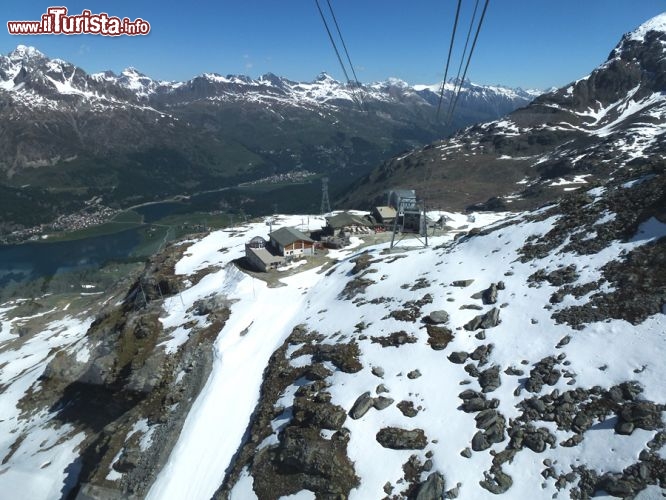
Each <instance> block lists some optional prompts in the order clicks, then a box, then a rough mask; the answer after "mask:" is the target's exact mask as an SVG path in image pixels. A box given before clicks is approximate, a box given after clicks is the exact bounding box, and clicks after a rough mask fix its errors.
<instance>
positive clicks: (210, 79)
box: [0, 45, 540, 104]
mask: <svg viewBox="0 0 666 500" xmlns="http://www.w3.org/2000/svg"><path fill="white" fill-rule="evenodd" d="M72 67H73V65H71V64H69V63H67V62H65V61H62V60H60V59H48V57H46V56H45V55H44V54H42V53H41V52H39V51H38V50H37V49H35V48H34V47H26V46H24V45H19V46H18V47H17V48H16V49H15V50H14V51H13V52H11V53H10V54H9V56H7V57H4V56H0V89H4V90H7V91H14V92H21V93H26V92H30V93H32V94H35V93H36V91H35V90H34V89H32V90H28V89H26V88H25V86H23V85H19V84H17V83H15V82H14V81H13V80H14V79H15V77H16V75H18V74H19V72H20V71H23V70H25V71H27V72H28V74H29V76H30V77H32V78H39V75H40V73H43V72H51V73H64V69H63V68H72ZM78 71H79V72H80V73H81V78H80V79H79V81H78V82H71V86H73V87H74V88H78V91H79V92H78V93H79V94H80V95H82V96H87V97H90V95H89V92H92V93H93V94H95V93H96V94H106V93H108V92H109V87H110V86H111V87H117V88H118V89H122V90H124V91H129V92H131V93H132V94H134V96H136V98H137V99H138V100H150V99H152V98H160V99H171V100H173V99H176V100H178V99H188V98H189V99H191V97H187V96H188V92H189V91H190V89H193V88H198V83H199V81H204V82H207V84H209V85H212V86H213V87H214V90H213V89H209V90H208V91H207V93H205V94H204V95H200V94H197V96H196V99H201V98H204V99H210V100H214V101H219V100H238V99H246V100H249V101H267V102H273V101H282V102H293V103H314V104H325V103H336V102H347V103H348V104H351V103H353V101H356V100H358V99H361V100H368V99H369V100H377V101H398V100H399V99H401V98H405V97H406V98H412V99H418V100H421V101H423V102H424V103H429V104H432V103H433V102H435V101H436V99H437V96H438V95H439V91H440V87H441V83H438V84H432V85H410V84H408V83H407V82H405V81H403V80H400V79H398V78H393V77H391V78H388V79H387V80H386V81H384V82H374V83H370V84H359V85H358V86H350V85H348V84H347V83H343V82H340V81H337V80H336V79H335V78H333V77H332V76H331V75H329V74H327V73H325V72H324V73H321V74H320V75H318V76H317V77H316V78H315V79H314V80H312V81H311V82H294V81H291V80H289V79H286V78H283V77H279V76H276V75H274V74H272V73H268V74H265V75H261V76H259V77H258V78H256V79H253V78H250V77H248V76H245V75H226V76H222V75H220V74H217V73H203V74H201V75H199V76H197V77H194V78H192V79H191V80H188V81H185V82H175V81H160V80H154V79H152V78H150V77H149V76H147V75H145V74H143V73H141V72H140V71H139V70H137V69H136V68H132V67H129V68H126V69H124V70H123V71H122V72H121V73H120V74H119V75H118V74H116V73H114V72H113V71H105V72H101V73H94V74H91V75H86V74H85V72H83V71H82V70H81V69H78ZM61 83H64V81H61ZM47 84H48V81H47ZM91 85H92V86H95V85H103V86H104V87H103V88H100V89H99V90H98V91H97V92H95V90H91V89H89V88H88V87H89V86H91ZM454 88H455V85H454V84H453V82H452V81H451V82H447V84H446V86H445V92H447V93H452V92H453V90H454ZM54 90H55V92H56V93H58V92H60V88H58V87H57V86H56V87H55V88H54ZM462 90H463V92H465V93H474V94H475V95H479V96H483V97H484V98H488V99H493V98H495V99H502V100H505V99H508V100H521V101H525V102H527V101H529V100H531V99H533V98H534V97H536V96H537V95H539V93H540V92H539V91H535V90H527V91H524V90H522V89H511V88H507V87H502V86H484V85H477V84H473V83H471V82H465V84H464V85H463V87H462ZM65 93H67V94H74V93H77V92H75V91H74V90H70V89H68V91H67V92H65Z"/></svg>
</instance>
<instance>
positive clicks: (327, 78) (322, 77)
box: [315, 71, 338, 83]
mask: <svg viewBox="0 0 666 500" xmlns="http://www.w3.org/2000/svg"><path fill="white" fill-rule="evenodd" d="M315 82H330V83H337V82H338V81H337V80H336V79H335V78H333V77H332V76H331V75H329V74H328V73H326V71H322V72H321V73H319V74H318V75H317V78H315Z"/></svg>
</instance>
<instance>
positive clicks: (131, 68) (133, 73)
mask: <svg viewBox="0 0 666 500" xmlns="http://www.w3.org/2000/svg"><path fill="white" fill-rule="evenodd" d="M121 75H124V76H139V77H145V76H146V75H144V74H143V73H141V72H140V71H139V70H138V69H136V68H135V67H134V66H129V67H127V68H125V69H124V70H123V71H122V73H121Z"/></svg>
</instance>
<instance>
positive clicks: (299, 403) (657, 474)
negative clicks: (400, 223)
mask: <svg viewBox="0 0 666 500" xmlns="http://www.w3.org/2000/svg"><path fill="white" fill-rule="evenodd" d="M664 196H666V171H665V170H664V169H663V168H662V169H661V170H650V169H647V168H640V169H637V170H635V171H627V172H625V173H624V175H623V176H622V177H618V178H616V179H614V180H613V181H610V182H607V183H605V184H604V185H603V186H598V187H596V188H593V189H584V190H582V191H578V192H574V193H569V194H568V195H567V196H566V197H565V198H564V199H563V200H562V201H561V202H560V203H558V204H554V205H550V206H548V207H544V208H542V209H539V210H536V211H532V212H525V213H514V214H509V213H504V214H482V213H480V214H472V215H471V216H465V215H462V214H454V213H445V214H442V213H433V214H431V215H432V216H433V217H437V216H439V215H445V216H446V220H447V228H446V229H444V230H443V231H442V232H438V233H437V234H431V235H430V236H431V237H430V246H429V247H427V248H426V247H423V246H422V245H421V244H420V243H419V242H418V241H417V240H415V239H411V240H410V239H406V240H403V241H402V242H401V243H400V245H399V246H398V249H396V250H394V251H392V252H389V251H388V246H389V243H388V239H389V237H388V236H387V235H386V234H385V233H384V234H383V235H381V234H380V235H367V236H361V237H353V238H352V242H353V244H352V246H351V247H350V248H346V249H342V250H335V251H329V252H328V253H320V254H319V255H318V256H317V257H316V259H315V260H313V261H311V262H310V263H309V264H304V262H302V261H301V262H296V263H294V264H292V265H290V266H287V267H285V268H283V269H280V270H278V271H276V272H275V273H274V274H272V275H268V276H267V275H261V274H252V273H247V272H246V271H244V270H243V266H242V262H241V261H239V259H241V258H242V256H243V255H244V251H245V243H246V242H247V241H249V240H250V239H251V238H253V237H254V236H265V234H266V232H267V231H268V225H267V224H266V223H264V221H259V222H252V223H247V224H244V225H241V226H238V227H234V228H228V229H226V230H224V231H216V232H213V233H210V234H208V235H199V236H197V237H195V238H192V239H189V240H187V241H183V242H180V243H178V244H175V245H172V246H170V247H168V248H167V249H165V250H164V251H163V252H162V253H160V254H159V255H157V256H155V257H154V258H152V259H151V261H150V262H149V263H148V264H147V265H146V268H145V271H144V272H143V274H142V275H141V276H139V277H130V278H128V279H127V281H125V282H120V283H118V284H117V286H116V287H115V288H114V289H112V290H108V291H104V290H99V291H98V290H97V289H96V288H95V286H94V284H86V285H85V287H81V289H80V290H79V291H78V294H74V293H71V292H68V293H67V294H66V295H64V296H62V297H58V296H51V295H46V296H43V297H37V298H34V299H33V300H30V301H20V300H18V301H12V302H8V303H5V304H2V305H0V325H1V329H0V335H1V337H0V364H1V365H2V367H3V369H2V372H1V374H0V382H1V383H2V388H3V390H2V391H1V392H0V411H1V412H2V417H1V418H0V436H2V439H1V440H0V455H2V456H3V457H4V458H3V461H2V462H3V463H2V469H1V470H2V474H0V486H1V487H2V488H3V491H21V493H22V494H23V495H24V497H25V498H31V499H51V498H53V499H55V498H61V497H67V496H68V495H69V496H70V497H74V496H76V494H77V492H78V494H79V495H80V497H79V498H128V497H129V498H144V497H146V498H155V499H160V500H164V499H182V498H188V499H193V500H196V499H208V498H211V497H214V498H231V499H243V500H249V499H253V498H259V499H278V498H304V499H305V498H308V499H311V498H343V497H345V498H350V499H366V498H384V497H388V498H420V499H424V498H425V499H433V500H434V499H440V498H442V496H443V495H446V496H445V498H460V499H475V500H476V499H480V498H495V495H497V494H501V493H505V495H504V496H505V497H506V498H535V499H546V498H552V497H553V496H554V495H560V496H567V497H571V498H589V497H591V496H594V495H595V494H603V493H604V492H605V493H606V494H610V495H612V496H615V497H625V498H626V497H635V498H643V499H648V498H656V497H657V496H658V495H659V493H660V491H661V492H663V491H664V490H663V488H664V487H665V486H666V477H665V476H664V474H665V472H666V456H665V454H664V450H665V449H666V448H664V445H665V444H666V439H664V437H665V433H664V420H663V415H664V411H666V405H665V403H666V389H665V387H664V384H663V380H664V379H665V377H666V371H665V368H664V364H663V359H664V357H665V356H666V337H665V336H664V326H665V325H666V281H665V279H666V272H664V260H663V256H664V254H665V250H666V248H665V245H666V214H665V213H664V204H663V200H664ZM306 221H307V222H306ZM271 224H272V227H273V229H276V228H278V227H284V226H298V227H301V229H303V230H305V229H307V228H306V227H305V226H306V225H307V224H309V225H310V229H315V228H316V227H318V226H320V225H322V224H323V220H322V219H321V218H319V217H315V216H310V217H305V216H279V217H275V218H273V219H272V221H271ZM299 264H301V265H299ZM660 488H661V489H660ZM292 495H297V496H292Z"/></svg>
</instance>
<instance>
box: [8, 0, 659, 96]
mask: <svg viewBox="0 0 666 500" xmlns="http://www.w3.org/2000/svg"><path fill="white" fill-rule="evenodd" d="M483 1H484V0H481V1H480V4H481V5H482V4H483ZM320 3H322V6H324V7H325V5H326V2H325V0H320ZM456 3H457V2H456V1H455V0H412V1H410V2H407V1H405V0H331V4H332V5H333V7H334V9H335V12H336V15H337V18H338V21H339V23H340V27H341V29H342V33H343V35H344V36H345V41H346V42H347V47H348V48H349V51H350V54H351V58H352V61H353V62H354V65H355V66H356V70H357V75H358V77H359V80H361V81H363V82H369V81H377V80H384V79H386V78H387V77H390V76H393V77H398V78H402V79H404V80H406V81H408V82H409V83H412V84H414V83H434V82H437V81H439V80H441V78H442V76H443V73H444V65H445V62H446V55H447V52H448V46H449V41H450V36H451V28H452V24H453V17H454V13H455V6H456ZM473 4H474V0H463V11H462V14H461V23H462V24H461V25H460V27H459V37H458V39H457V40H458V47H459V48H462V45H463V43H464V35H465V34H466V30H467V27H468V23H469V18H470V16H471V10H472V8H473ZM52 5H54V4H53V3H49V2H42V1H35V0H31V1H29V2H26V1H25V0H21V1H16V0H3V5H2V24H3V29H2V30H1V31H0V52H1V53H5V54H6V53H8V52H10V51H11V50H13V48H14V47H15V46H16V45H18V44H25V45H32V46H35V47H37V48H38V49H39V50H41V51H42V52H44V53H45V54H46V55H48V56H49V57H59V58H62V59H65V60H68V61H71V62H72V63H74V64H76V65H78V66H80V67H82V68H83V69H84V70H86V71H88V72H97V71H102V70H106V69H111V70H114V71H116V72H119V71H120V70H122V69H123V68H125V67H128V66H134V67H136V68H138V69H139V70H140V71H142V72H143V73H146V74H148V75H149V76H151V77H153V78H157V79H165V80H186V79H189V78H192V77H193V76H195V75H197V74H200V73H203V72H217V73H220V74H223V75H226V74H247V75H250V76H252V77H256V76H259V75H261V74H263V73H266V72H269V71H271V72H273V73H276V74H278V75H282V76H286V77H288V78H291V79H293V80H301V81H309V80H312V79H313V78H314V77H315V76H316V75H317V74H318V73H319V72H321V71H327V72H328V73H330V74H331V75H333V76H334V77H336V78H338V79H343V75H342V71H341V70H340V68H339V65H338V62H337V59H336V57H335V54H334V52H333V49H332V48H331V45H330V42H329V40H328V38H327V35H326V32H325V30H324V27H323V24H322V22H321V19H320V17H319V13H318V12H317V9H316V6H315V2H314V0H282V1H278V0H233V1H232V0H216V1H199V2H196V3H195V2H190V3H188V2H176V1H173V0H162V1H159V2H158V1H141V0H134V1H129V0H113V1H106V0H104V1H100V0H88V1H80V0H75V1H69V2H62V3H55V5H64V6H66V7H67V8H68V9H69V12H70V14H78V13H80V12H81V11H82V10H83V9H89V10H91V11H92V12H93V13H100V12H107V13H108V14H109V15H115V16H118V17H121V18H122V17H129V18H130V19H135V18H137V17H141V18H143V19H145V20H147V21H149V22H150V23H151V29H152V30H151V33H150V34H149V35H147V36H145V37H141V36H139V37H118V38H112V37H102V36H95V35H74V36H65V35H59V36H54V35H44V36H11V35H9V34H8V33H7V30H6V25H5V23H6V22H7V21H13V20H38V19H39V18H40V17H41V15H42V14H43V13H45V12H46V9H47V8H48V7H49V6H52ZM663 11H666V2H664V0H632V1H628V0H575V1H574V0H559V1H557V2H553V1H545V0H491V1H490V5H489V7H488V12H487V14H486V20H485V22H484V26H483V29H482V31H481V34H480V37H479V41H478V44H477V48H476V51H475V55H474V59H473V60H472V63H471V66H470V70H469V73H468V77H469V78H471V79H472V80H473V81H475V82H479V83H484V84H496V83H500V84H504V85H509V86H522V87H526V88H548V87H551V86H558V87H559V86H562V85H564V84H566V83H568V82H570V81H572V80H575V79H577V78H580V77H581V76H584V75H586V74H587V73H589V72H590V70H592V69H593V68H594V67H595V66H597V65H598V64H600V63H601V62H603V61H604V60H605V59H606V57H607V56H608V54H609V52H610V51H611V50H612V48H613V47H614V46H615V45H616V43H617V42H618V41H619V39H620V37H621V36H622V34H623V33H625V32H627V31H631V30H632V29H634V28H635V27H637V26H638V25H640V24H641V23H643V22H644V21H646V20H647V19H649V18H651V17H653V16H655V15H657V14H659V13H661V12H663ZM454 55H456V54H454ZM458 60H459V59H454V64H453V65H452V66H453V67H454V68H456V69H457V64H458Z"/></svg>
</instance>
